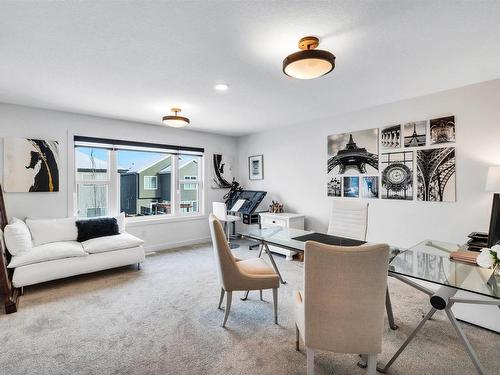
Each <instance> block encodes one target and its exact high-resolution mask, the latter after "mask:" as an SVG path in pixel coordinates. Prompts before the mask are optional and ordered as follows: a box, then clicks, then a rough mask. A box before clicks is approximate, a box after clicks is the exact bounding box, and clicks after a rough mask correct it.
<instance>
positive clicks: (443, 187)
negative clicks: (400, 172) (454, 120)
mask: <svg viewBox="0 0 500 375" xmlns="http://www.w3.org/2000/svg"><path fill="white" fill-rule="evenodd" d="M455 164H456V163H455V148H454V147H442V148H434V149H430V150H418V151H417V200H419V201H429V202H455V201H456V186H455V172H456V167H455Z"/></svg>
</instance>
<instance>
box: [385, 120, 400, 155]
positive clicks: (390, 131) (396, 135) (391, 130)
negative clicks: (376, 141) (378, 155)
mask: <svg viewBox="0 0 500 375" xmlns="http://www.w3.org/2000/svg"><path fill="white" fill-rule="evenodd" d="M380 144H381V146H382V148H384V149H393V148H400V147H401V125H393V126H388V127H386V128H383V129H382V131H381V132H380Z"/></svg>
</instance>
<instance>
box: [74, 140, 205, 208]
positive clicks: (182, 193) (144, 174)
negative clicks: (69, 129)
mask: <svg viewBox="0 0 500 375" xmlns="http://www.w3.org/2000/svg"><path fill="white" fill-rule="evenodd" d="M153 146H154V147H153ZM170 147H172V148H174V149H172V148H170ZM183 149H184V148H183V147H178V146H164V145H152V144H138V143H136V142H127V141H125V142H120V141H115V140H104V139H103V140H101V139H97V138H91V139H89V138H87V137H75V180H76V184H75V192H76V202H75V204H76V211H77V214H78V216H79V217H95V216H104V215H112V214H116V213H118V212H125V215H126V216H127V217H139V216H152V215H169V216H177V215H190V214H199V213H201V199H202V196H203V177H202V176H203V175H202V164H203V149H192V148H188V149H189V152H182V151H183Z"/></svg>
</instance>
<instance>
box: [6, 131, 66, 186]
mask: <svg viewBox="0 0 500 375" xmlns="http://www.w3.org/2000/svg"><path fill="white" fill-rule="evenodd" d="M4 189H5V191H6V192H21V193H23V192H30V193H31V192H57V191H59V143H58V142H57V141H50V140H43V139H31V138H6V139H5V140H4Z"/></svg>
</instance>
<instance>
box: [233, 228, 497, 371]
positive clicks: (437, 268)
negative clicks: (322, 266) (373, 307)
mask: <svg viewBox="0 0 500 375" xmlns="http://www.w3.org/2000/svg"><path fill="white" fill-rule="evenodd" d="M312 233H314V232H311V231H304V230H299V229H287V228H267V229H255V228H254V229H249V230H247V231H243V232H241V233H240V234H241V235H242V236H243V237H248V238H251V239H254V240H257V241H259V242H260V251H259V257H260V256H261V255H262V252H263V251H264V252H266V253H267V254H268V256H269V259H270V261H271V264H272V265H273V267H274V269H275V270H276V273H277V274H278V275H279V278H280V281H281V282H282V283H283V284H284V283H285V281H284V280H283V278H282V276H281V274H280V272H279V270H278V267H277V266H276V263H275V261H274V259H273V256H272V254H271V252H270V251H269V247H268V244H272V245H274V246H281V247H284V248H288V249H292V250H295V251H304V249H305V242H302V241H297V240H295V239H294V238H295V237H299V236H303V235H307V234H312ZM346 240H347V239H346ZM339 245H342V238H339ZM460 248H461V247H460V246H459V245H457V244H450V243H446V242H439V241H431V240H426V241H423V242H421V243H419V244H418V245H416V246H413V247H411V248H409V249H407V250H401V249H397V248H391V253H390V257H389V270H388V271H389V272H388V275H389V276H391V277H394V278H396V279H398V280H399V281H401V282H404V283H405V284H408V285H409V286H411V287H413V288H415V289H417V290H419V291H421V292H423V293H426V294H427V295H428V296H429V303H430V305H431V306H430V310H429V312H428V313H427V314H426V315H425V317H424V318H423V319H422V321H421V322H420V323H419V324H418V326H417V327H416V328H415V330H414V331H413V332H412V333H411V334H410V336H408V338H407V339H406V341H405V342H404V343H403V345H401V347H400V348H399V349H398V351H397V352H396V353H395V354H394V355H393V356H392V358H391V359H390V360H389V361H388V362H387V364H386V365H385V366H383V367H382V366H379V367H378V368H377V370H378V371H380V372H383V373H385V372H387V370H388V369H389V367H390V366H391V365H392V364H393V363H394V361H395V360H396V359H397V358H398V357H399V355H400V354H401V353H402V352H403V351H404V349H405V348H406V346H407V345H408V344H409V343H410V342H411V341H412V340H413V338H414V337H415V335H416V334H417V333H418V331H419V330H420V329H421V328H422V326H423V325H424V324H425V322H426V321H427V320H429V319H430V318H431V317H432V316H433V315H434V313H435V312H436V311H437V310H444V311H445V312H446V315H447V316H448V319H449V320H450V323H451V324H452V326H453V328H455V330H456V332H457V334H458V337H459V339H460V341H461V343H462V344H463V345H464V347H465V349H466V350H467V353H468V354H469V357H470V359H471V360H472V362H473V363H474V366H475V368H476V370H477V372H478V373H479V374H484V370H483V368H482V366H481V363H480V362H479V359H478V357H477V355H476V353H475V351H474V349H473V348H472V346H471V344H470V342H469V340H468V339H467V337H466V336H465V334H464V332H463V331H462V329H461V328H460V325H459V323H458V322H457V320H456V318H455V316H454V315H453V312H452V311H451V308H452V307H453V305H454V304H455V303H467V304H485V305H496V306H499V308H500V277H498V276H494V275H493V270H491V269H484V268H480V267H478V266H476V265H473V264H467V263H461V262H455V261H451V260H450V259H449V255H450V253H451V252H453V251H456V250H458V249H460ZM415 280H423V281H427V282H430V283H433V284H436V285H439V289H438V290H437V291H433V290H430V289H428V288H426V287H424V286H422V285H420V284H418V283H417V282H416V281H415ZM459 290H464V291H467V292H472V293H475V294H476V295H477V296H478V298H473V299H465V298H457V297H455V294H456V293H457V292H458V291H459ZM484 297H488V298H484ZM386 307H387V315H388V318H389V324H390V325H391V328H393V329H394V328H397V327H396V326H395V324H394V321H393V317H392V309H391V308H390V299H387V300H386ZM391 320H392V321H391Z"/></svg>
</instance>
